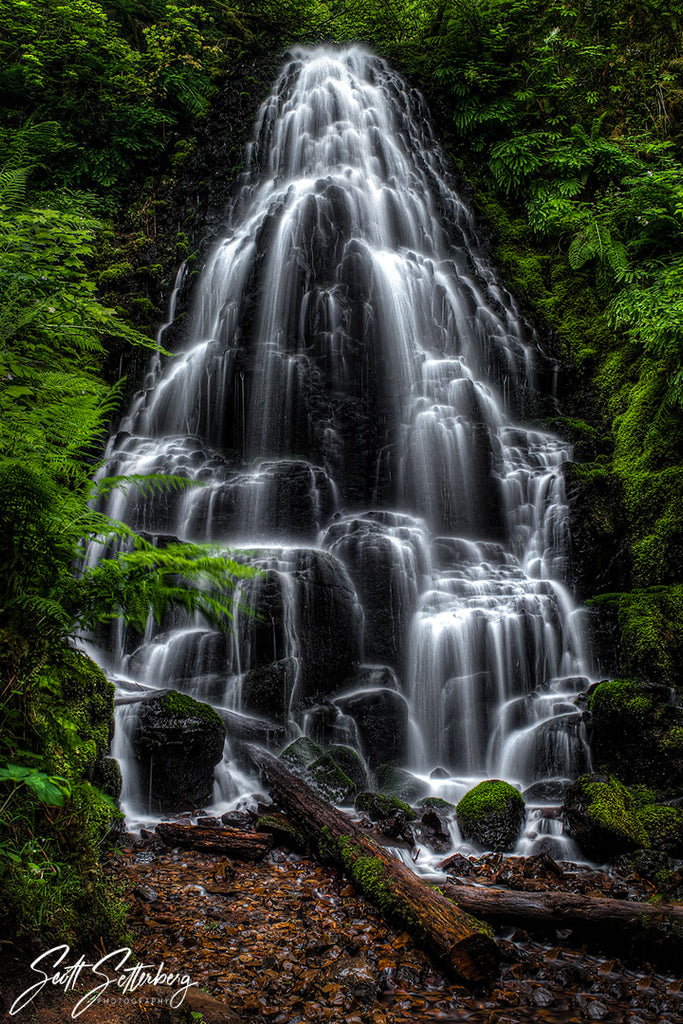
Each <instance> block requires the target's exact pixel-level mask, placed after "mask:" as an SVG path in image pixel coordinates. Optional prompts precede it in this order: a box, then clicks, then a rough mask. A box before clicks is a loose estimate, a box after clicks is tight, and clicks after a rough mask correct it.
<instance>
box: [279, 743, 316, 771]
mask: <svg viewBox="0 0 683 1024" xmlns="http://www.w3.org/2000/svg"><path fill="white" fill-rule="evenodd" d="M322 755H323V749H322V747H320V746H318V744H317V743H315V742H314V741H313V740H311V739H309V738H308V736H299V738H298V739H296V740H293V742H292V743H290V744H289V746H287V747H285V749H284V750H283V751H282V753H281V754H280V757H281V758H282V760H283V761H284V763H285V764H286V765H287V767H288V768H289V770H290V771H292V772H294V774H295V775H300V774H301V772H302V771H303V769H304V768H307V767H308V765H309V764H313V762H314V761H315V760H316V759H317V758H319V757H322Z"/></svg>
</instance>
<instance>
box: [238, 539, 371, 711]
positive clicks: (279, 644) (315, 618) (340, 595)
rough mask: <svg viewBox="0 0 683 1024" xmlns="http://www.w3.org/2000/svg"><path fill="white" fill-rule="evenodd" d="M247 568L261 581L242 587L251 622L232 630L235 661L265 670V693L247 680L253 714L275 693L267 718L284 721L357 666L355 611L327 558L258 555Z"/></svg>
mask: <svg viewBox="0 0 683 1024" xmlns="http://www.w3.org/2000/svg"><path fill="white" fill-rule="evenodd" d="M252 564H253V565H255V566H256V567H257V568H258V569H260V570H262V571H263V575H261V576H258V577H257V578H256V579H254V580H252V581H250V583H249V585H248V586H246V587H245V598H246V602H247V604H249V605H251V607H252V608H253V609H254V612H255V614H254V615H253V616H252V617H242V618H241V619H240V621H239V622H238V626H237V628H238V632H239V645H240V661H241V663H242V664H244V665H250V666H251V669H252V671H253V670H254V669H262V668H263V667H264V666H270V667H269V669H268V671H265V672H263V673H262V674H261V676H260V679H261V681H262V686H263V692H261V691H260V688H259V677H257V676H254V675H251V674H250V675H248V677H247V679H246V680H245V682H246V683H247V686H246V689H245V690H244V692H245V694H246V699H247V702H248V706H249V708H250V709H253V710H257V709H259V707H260V706H261V705H262V704H263V703H264V702H266V703H268V702H269V701H270V696H269V695H270V693H271V692H272V693H277V699H276V701H275V703H274V704H273V705H272V706H271V708H270V711H269V716H270V717H275V718H276V719H277V718H278V717H280V718H281V717H282V715H283V712H284V717H285V718H286V717H287V713H288V712H291V711H296V710H299V709H301V708H306V707H311V706H312V705H314V704H315V703H316V702H317V701H318V700H319V699H321V698H322V697H324V696H326V695H328V694H331V693H335V692H338V691H339V690H340V689H341V686H342V683H343V681H344V680H345V679H346V678H348V676H349V675H350V674H351V672H352V671H353V667H354V665H355V664H357V663H358V661H359V660H360V619H361V610H360V606H359V604H358V599H357V596H356V592H355V590H354V588H353V585H352V583H351V580H350V579H349V576H348V574H347V572H346V570H345V568H344V566H343V565H342V564H341V562H339V561H338V560H337V559H336V558H334V556H332V555H330V554H328V553H327V552H324V551H318V550H314V549H309V548H290V549H272V550H261V551H257V552H256V553H255V554H254V556H253V558H252ZM278 679H279V680H280V682H278Z"/></svg>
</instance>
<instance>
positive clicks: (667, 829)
mask: <svg viewBox="0 0 683 1024" xmlns="http://www.w3.org/2000/svg"><path fill="white" fill-rule="evenodd" d="M637 815H638V820H639V822H640V824H641V825H642V827H643V829H644V830H645V832H646V834H647V837H648V842H647V845H648V846H650V847H653V848H655V849H658V850H662V851H663V852H664V853H667V854H670V855H671V856H673V857H680V856H683V811H682V810H680V809H679V808H677V807H667V806H663V805H661V804H659V805H649V806H646V807H642V808H639V809H638V810H637Z"/></svg>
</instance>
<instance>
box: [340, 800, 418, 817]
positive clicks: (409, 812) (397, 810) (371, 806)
mask: <svg viewBox="0 0 683 1024" xmlns="http://www.w3.org/2000/svg"><path fill="white" fill-rule="evenodd" d="M354 806H355V808H356V810H357V811H362V813H363V814H367V815H368V817H369V818H372V820H373V821H387V820H388V819H389V818H395V817H396V816H397V815H398V814H401V815H403V817H404V819H405V820H406V821H412V820H413V819H414V818H415V812H414V811H413V809H412V807H410V805H409V804H407V803H405V802H404V801H403V800H399V799H398V798H397V797H395V796H383V795H382V794H381V793H359V794H358V796H357V797H356V800H355V803H354Z"/></svg>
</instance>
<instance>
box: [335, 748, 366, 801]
mask: <svg viewBox="0 0 683 1024" xmlns="http://www.w3.org/2000/svg"><path fill="white" fill-rule="evenodd" d="M325 753H326V754H328V755H329V756H330V757H331V758H332V760H333V761H334V763H335V764H336V765H338V767H339V768H341V770H342V771H343V772H344V774H345V775H347V776H348V778H349V779H351V781H352V783H353V785H354V788H355V789H356V790H359V789H364V788H365V786H367V784H368V773H367V770H366V767H365V765H364V764H363V759H362V757H361V756H360V754H359V753H358V751H356V750H354V749H353V747H349V746H346V745H345V744H343V743H333V744H332V745H331V746H329V747H325Z"/></svg>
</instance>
